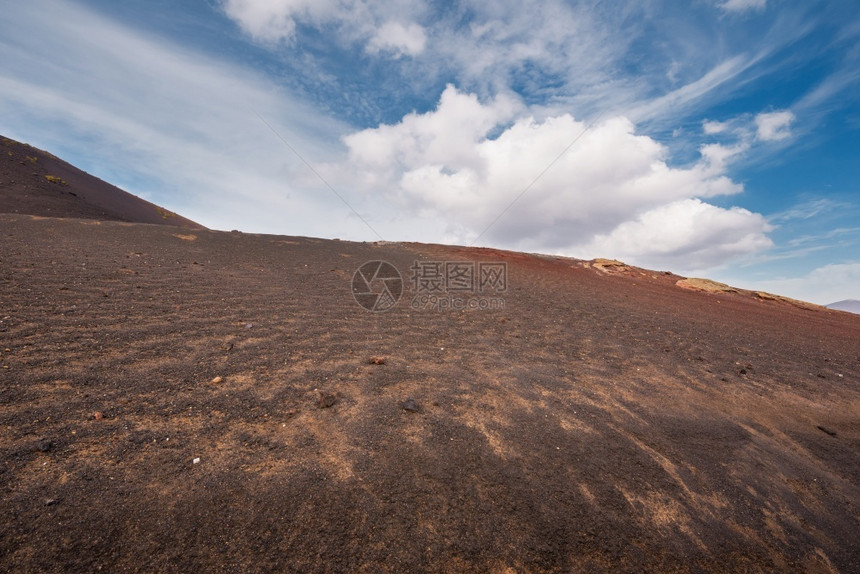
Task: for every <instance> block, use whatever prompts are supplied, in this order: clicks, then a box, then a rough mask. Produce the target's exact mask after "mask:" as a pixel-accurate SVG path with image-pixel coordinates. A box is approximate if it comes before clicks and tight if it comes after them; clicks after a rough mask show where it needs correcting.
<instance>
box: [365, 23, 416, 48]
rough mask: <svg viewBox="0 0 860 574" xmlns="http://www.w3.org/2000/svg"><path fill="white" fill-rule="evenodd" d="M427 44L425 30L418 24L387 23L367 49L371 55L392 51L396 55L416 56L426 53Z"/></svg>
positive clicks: (378, 31) (371, 40)
mask: <svg viewBox="0 0 860 574" xmlns="http://www.w3.org/2000/svg"><path fill="white" fill-rule="evenodd" d="M426 43H427V36H426V34H425V33H424V28H422V27H421V26H419V25H418V24H408V25H404V24H401V23H400V22H386V23H385V24H383V25H382V26H381V27H380V28H379V30H377V31H376V34H375V35H374V36H373V38H371V39H370V42H369V43H368V46H367V49H368V51H369V52H370V53H376V52H382V51H391V52H394V53H395V54H396V55H408V56H416V55H418V54H420V53H421V52H423V51H424V45H425V44H426Z"/></svg>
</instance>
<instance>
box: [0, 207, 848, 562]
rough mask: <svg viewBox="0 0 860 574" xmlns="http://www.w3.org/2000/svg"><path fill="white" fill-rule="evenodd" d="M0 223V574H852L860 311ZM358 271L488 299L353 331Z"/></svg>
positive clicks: (587, 277) (625, 276)
mask: <svg viewBox="0 0 860 574" xmlns="http://www.w3.org/2000/svg"><path fill="white" fill-rule="evenodd" d="M0 230H2V233H0V352H2V357H0V358H2V369H0V456H2V459H0V460H2V463H0V509H2V514H3V520H2V522H0V570H2V571H10V572H43V571H45V572H62V571H75V572H83V571H95V570H97V569H101V570H102V571H105V572H193V571H206V572H265V571H276V572H284V571H295V572H421V571H427V572H499V573H506V572H579V571H589V572H591V571H602V570H606V571H615V572H645V571H652V572H653V571H664V572H665V571H677V572H687V571H690V572H701V571H724V572H763V571H803V572H832V571H841V572H857V571H858V570H860V548H858V542H857V532H858V531H860V523H858V514H860V485H858V480H860V479H858V477H860V417H858V413H860V377H858V373H860V349H858V345H857V341H858V339H860V317H857V316H854V315H850V314H847V313H842V312H837V311H829V310H826V309H818V310H812V309H809V308H801V307H797V306H794V305H792V304H790V303H788V302H785V301H779V300H774V299H764V298H756V297H755V296H753V295H752V294H749V293H745V292H740V293H705V292H699V291H692V290H687V289H681V288H679V287H676V286H675V281H676V280H677V279H678V278H677V277H673V276H670V275H665V274H653V273H651V272H645V271H641V270H637V269H629V268H618V267H610V270H611V271H612V272H605V271H602V270H600V269H598V268H595V266H594V265H589V266H586V264H584V263H582V262H576V261H571V260H565V259H554V258H538V257H532V256H527V255H518V254H511V253H495V252H492V251H487V250H463V249H455V248H445V247H438V246H419V245H392V244H388V245H373V244H356V243H346V242H334V241H321V240H314V239H305V238H287V237H275V236H255V235H243V234H239V233H233V234H230V233H219V232H211V231H200V232H194V233H193V234H188V233H187V232H183V233H185V234H183V233H180V232H177V230H175V229H171V228H169V227H164V226H152V225H130V224H121V223H111V222H104V223H97V222H92V221H81V220H70V219H66V220H51V219H40V218H30V217H26V216H12V215H0ZM374 259H384V260H387V261H389V262H391V263H392V264H394V265H395V266H396V267H397V268H398V269H400V270H401V272H402V273H404V274H406V275H407V276H408V273H409V271H408V270H409V267H410V266H411V264H412V263H413V262H414V261H415V260H416V259H423V260H466V261H468V260H475V259H477V260H486V261H505V262H506V263H507V264H508V271H509V277H508V278H509V290H508V292H507V293H506V294H505V307H504V309H501V310H494V311H489V310H487V311H480V310H472V311H464V312H459V311H443V312H437V311H431V310H427V309H413V308H411V307H410V305H409V304H408V303H409V301H408V299H409V298H410V297H411V293H408V292H407V295H406V298H407V300H404V301H401V302H400V304H399V305H398V306H397V307H396V308H394V309H393V310H391V311H389V312H387V313H384V314H374V313H370V312H367V311H364V310H363V309H362V308H360V307H359V306H358V305H357V304H356V303H355V302H354V301H353V298H352V296H351V291H350V289H351V288H350V280H351V278H352V275H353V272H354V271H355V270H356V269H357V268H358V267H359V266H360V265H361V264H362V263H364V262H365V261H368V260H374ZM374 356H382V357H384V358H385V361H384V364H371V361H370V360H369V359H370V358H371V357H374ZM219 377H220V378H219ZM320 393H322V395H321V394H320ZM321 397H322V401H321ZM410 398H411V399H413V401H414V405H413V404H412V403H405V401H407V399H410ZM404 406H409V407H410V409H411V410H407V409H404V408H403V407H404ZM413 406H414V407H415V408H412V407H413ZM321 407H327V408H321ZM416 409H417V412H413V411H416ZM96 412H98V413H100V415H99V416H97V417H96V416H94V413H96ZM197 458H199V462H198V463H196V464H195V463H194V462H193V461H194V460H195V459H197Z"/></svg>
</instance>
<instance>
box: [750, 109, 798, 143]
mask: <svg viewBox="0 0 860 574" xmlns="http://www.w3.org/2000/svg"><path fill="white" fill-rule="evenodd" d="M793 121H794V114H793V113H791V112H790V111H788V110H782V111H778V112H767V113H761V114H758V115H757V116H756V117H755V125H756V128H757V132H756V137H758V139H760V140H762V141H779V140H784V139H786V138H788V137H791V130H790V128H791V123H792V122H793Z"/></svg>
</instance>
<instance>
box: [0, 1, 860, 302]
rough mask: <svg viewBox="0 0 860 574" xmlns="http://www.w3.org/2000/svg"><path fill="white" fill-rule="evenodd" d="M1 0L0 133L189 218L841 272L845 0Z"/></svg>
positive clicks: (856, 58) (854, 175)
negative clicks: (791, 0)
mask: <svg viewBox="0 0 860 574" xmlns="http://www.w3.org/2000/svg"><path fill="white" fill-rule="evenodd" d="M4 4H5V5H4V6H3V10H2V13H0V54H2V56H3V57H2V58H0V134H3V135H5V136H7V137H12V138H14V139H17V140H20V141H24V142H27V143H30V144H32V145H35V146H37V147H40V148H43V149H47V150H49V151H51V152H53V153H55V154H56V155H58V156H60V157H63V158H64V159H67V160H68V161H70V162H72V163H74V164H76V165H78V166H79V167H81V168H83V169H85V170H87V171H89V172H91V173H93V174H95V175H97V176H99V177H102V178H103V179H106V180H108V181H110V182H112V183H115V184H117V185H119V186H120V187H123V188H124V189H127V190H128V191H131V192H132V193H136V194H138V195H141V196H142V197H145V198H147V199H149V200H151V201H154V202H156V203H159V204H161V205H164V206H166V207H168V208H170V209H173V210H175V211H178V212H180V213H182V214H184V215H186V216H188V217H190V218H192V219H195V220H197V221H199V222H201V223H203V224H205V225H207V226H210V227H213V228H216V229H234V228H238V229H243V230H245V231H252V232H264V233H278V234H288V235H308V236H316V237H339V238H342V239H351V240H359V241H368V240H377V239H379V238H383V239H386V240H392V241H398V240H409V241H421V242H447V243H458V244H467V245H469V244H473V243H474V244H475V245H487V246H496V247H502V248H509V249H516V250H524V251H530V252H541V253H552V254H563V255H569V256H573V257H581V258H591V257H597V256H602V257H613V258H619V259H622V260H624V261H627V262H629V263H633V264H636V265H641V266H644V267H649V268H654V269H661V270H662V269H666V270H672V271H675V272H677V273H681V274H685V275H696V276H707V277H711V278H715V279H718V280H722V281H726V282H729V283H732V284H734V285H738V286H741V287H748V288H754V289H762V290H767V291H771V292H775V293H780V294H783V295H788V296H792V297H797V298H801V299H805V300H810V301H814V302H818V303H830V302H833V301H836V300H840V299H847V298H860V161H858V155H860V154H858V152H860V98H858V96H857V94H860V42H858V39H860V6H858V4H857V3H856V2H855V1H854V0H844V1H832V2H790V1H788V0H782V1H780V0H693V1H690V2H688V3H681V2H674V1H665V2H663V1H647V0H646V1H635V2H634V1H631V2H623V1H617V2H607V1H603V2H600V1H596V0H591V1H583V2H563V1H552V0H543V1H530V0H515V1H499V2H486V1H480V2H479V1H463V2H416V1H413V0H392V1H388V2H368V1H359V0H313V1H311V0H209V1H207V2H199V1H195V2H190V1H186V2H174V1H167V0H147V1H144V0H124V1H123V2H112V1H111V2H107V1H101V0H77V1H71V0H66V1H61V0H28V1H27V2H17V1H16V2H12V1H7V2H5V3H4ZM291 148H292V149H291ZM338 196H340V197H338ZM341 198H343V200H345V202H346V203H348V204H349V207H347V206H346V205H345V204H344V202H343V201H341Z"/></svg>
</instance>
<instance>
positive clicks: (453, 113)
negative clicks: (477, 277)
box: [341, 86, 770, 268]
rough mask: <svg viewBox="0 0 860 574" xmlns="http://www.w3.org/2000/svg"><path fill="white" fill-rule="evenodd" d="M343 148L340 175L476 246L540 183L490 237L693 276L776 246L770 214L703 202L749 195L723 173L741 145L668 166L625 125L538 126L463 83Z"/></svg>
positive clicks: (713, 148) (715, 147) (568, 122)
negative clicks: (680, 268)
mask: <svg viewBox="0 0 860 574" xmlns="http://www.w3.org/2000/svg"><path fill="white" fill-rule="evenodd" d="M344 142H345V144H346V145H347V147H348V149H349V159H348V163H347V165H346V166H341V169H343V170H344V171H345V172H348V173H350V174H353V175H354V174H358V176H359V177H358V178H357V179H354V180H353V181H354V182H355V183H356V184H357V185H358V186H359V187H362V188H364V189H365V190H367V192H368V193H371V192H372V191H375V190H380V189H381V190H386V193H387V195H388V198H389V199H390V200H391V201H393V202H395V203H396V204H397V205H399V206H400V207H401V208H402V209H407V210H411V211H412V212H413V213H415V214H417V215H423V216H432V217H436V218H441V219H443V220H444V221H445V222H447V226H448V231H449V233H450V234H452V235H453V237H452V240H455V241H460V242H469V241H472V240H474V239H475V238H476V237H477V236H478V234H480V233H481V232H482V231H483V230H485V229H486V228H487V226H489V225H490V224H491V223H493V222H494V220H495V218H497V217H498V216H499V214H500V213H501V212H502V211H503V210H504V209H505V208H506V207H507V206H509V205H510V204H511V202H512V201H513V200H514V199H515V198H516V197H517V196H518V195H519V194H520V193H521V192H522V191H523V190H525V189H526V188H529V186H530V185H531V184H532V183H534V185H533V186H531V187H530V189H529V191H528V193H527V194H525V195H524V196H523V197H522V199H521V200H520V201H519V202H517V203H516V205H515V206H514V208H513V209H511V210H510V211H509V212H508V213H507V214H506V215H505V216H504V217H502V218H500V219H499V220H498V222H496V223H495V225H493V226H492V228H490V229H489V231H488V233H487V235H486V236H485V237H486V239H488V240H490V241H492V242H493V243H494V244H502V245H506V246H509V247H512V248H517V249H527V250H539V251H550V252H559V253H567V254H570V255H579V256H582V255H587V256H592V255H597V254H598V251H599V252H600V253H599V254H601V255H604V256H612V255H614V254H618V253H624V254H627V255H629V257H630V258H631V260H632V261H633V262H636V261H656V260H659V261H661V262H665V263H666V264H670V263H673V264H675V265H676V266H677V265H680V264H683V265H685V267H684V268H689V267H686V265H688V264H692V263H695V265H697V266H700V267H709V266H714V265H717V264H720V263H723V262H725V261H727V260H729V259H731V258H732V257H735V256H737V255H740V254H743V253H749V252H751V251H755V250H758V249H761V248H763V247H767V246H768V245H770V243H769V240H768V239H767V237H766V232H767V231H768V230H769V227H768V225H767V222H766V221H765V220H764V218H762V217H761V216H760V215H758V214H754V213H751V212H749V211H746V210H742V209H737V208H732V209H724V208H721V207H716V206H714V205H710V204H708V203H705V202H703V201H701V199H704V198H709V197H716V196H725V195H731V194H735V193H738V192H740V191H742V186H740V185H739V184H737V183H735V182H733V181H732V180H731V179H730V178H728V177H727V176H726V173H725V170H726V166H727V164H728V163H729V162H730V161H731V160H732V158H734V157H735V156H737V155H738V154H740V153H742V152H743V151H744V149H745V147H744V146H742V145H738V146H733V147H726V146H722V145H719V144H711V145H708V146H703V147H702V148H701V150H700V155H701V158H700V160H699V161H698V162H696V163H695V164H694V165H691V166H688V167H683V168H680V167H670V166H669V164H668V163H667V159H668V157H667V155H668V152H667V149H666V148H665V147H664V146H662V145H661V144H659V143H658V142H656V141H654V140H653V139H651V138H649V137H647V136H643V135H639V134H637V133H636V132H635V128H634V126H633V124H632V123H631V122H630V121H629V120H627V119H625V118H623V117H616V118H612V119H609V120H606V121H604V122H601V123H600V124H598V125H594V126H589V125H587V124H586V123H584V122H582V121H578V120H576V119H575V118H573V117H572V116H571V115H569V114H562V115H558V116H552V117H548V118H545V119H543V120H537V119H535V118H534V117H532V116H529V115H527V114H526V113H525V108H523V107H522V105H521V104H520V103H519V102H518V101H517V100H516V99H514V98H511V97H508V96H500V97H497V98H496V99H494V100H492V101H489V102H481V101H479V100H478V98H477V97H476V96H474V95H471V94H466V93H462V92H460V91H458V90H457V89H456V88H455V87H453V86H448V88H447V89H446V90H445V91H444V93H443V94H442V97H441V99H440V102H439V105H438V107H437V108H436V109H435V110H433V111H430V112H428V113H426V114H417V113H412V114H409V115H408V116H406V117H404V118H403V120H402V121H401V122H399V123H398V124H395V125H383V126H380V127H378V128H372V129H366V130H362V131H359V132H357V133H354V134H351V135H349V136H347V137H345V138H344ZM574 142H575V143H574ZM571 144H573V145H571ZM568 147H570V149H569V150H568V151H567V152H566V153H562V152H564V150H565V149H566V148H568ZM554 160H557V161H555V162H554ZM553 162H554V163H553ZM550 164H552V166H551V168H550V169H548V170H546V172H545V173H543V174H542V175H541V173H542V172H543V171H544V170H545V169H546V168H547V167H549V166H550ZM539 175H540V177H539V178H538V179H537V181H535V178H537V177H538V176H539ZM634 245H635V246H636V248H635V249H634V248H633V247H632V246H634ZM676 268H677V267H676Z"/></svg>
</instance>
